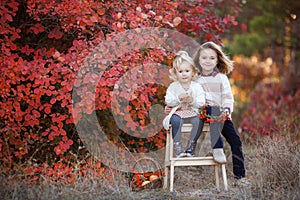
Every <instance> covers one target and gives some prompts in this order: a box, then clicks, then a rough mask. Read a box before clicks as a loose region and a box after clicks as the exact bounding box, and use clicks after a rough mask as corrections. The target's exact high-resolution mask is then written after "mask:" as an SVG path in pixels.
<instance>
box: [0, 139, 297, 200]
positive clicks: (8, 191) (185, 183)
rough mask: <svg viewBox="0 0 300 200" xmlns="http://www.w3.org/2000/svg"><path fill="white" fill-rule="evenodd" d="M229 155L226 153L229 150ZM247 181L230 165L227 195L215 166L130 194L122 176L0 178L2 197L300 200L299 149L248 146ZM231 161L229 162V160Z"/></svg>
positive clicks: (270, 142) (280, 143)
mask: <svg viewBox="0 0 300 200" xmlns="http://www.w3.org/2000/svg"><path fill="white" fill-rule="evenodd" d="M226 151H228V150H226ZM244 151H245V154H246V156H245V157H246V166H247V178H248V179H249V180H250V182H251V186H247V187H242V186H236V185H235V184H234V183H235V181H234V179H233V177H232V169H231V167H232V165H231V162H229V164H228V166H227V172H228V183H229V190H228V191H226V192H225V191H224V190H221V191H217V190H216V189H215V185H214V175H213V168H212V167H188V168H177V169H176V173H175V183H174V184H175V190H176V193H172V194H170V193H169V192H168V190H163V189H156V190H143V191H140V192H132V191H131V190H130V188H129V186H128V184H127V183H128V180H126V179H124V176H123V175H122V174H114V181H113V183H109V182H107V181H105V179H104V180H103V179H96V178H85V179H79V180H78V181H76V182H75V183H72V184H67V185H64V184H57V183H53V182H49V181H46V180H43V179H42V180H41V181H40V182H39V183H38V184H34V185H30V184H28V183H26V181H20V180H17V179H15V178H13V176H4V175H2V176H0V179H1V180H0V196H1V199H6V200H9V199H22V200H23V199H24V200H26V199H34V200H38V199H47V200H52V199H53V200H55V199H74V200H75V199H76V200H77V199H123V200H127V199H276V200H277V199H295V200H296V199H300V193H299V188H300V180H299V179H300V151H299V145H298V144H297V143H295V142H291V140H290V139H289V138H282V139H276V140H274V139H265V140H264V141H262V142H260V143H259V144H256V145H254V144H251V146H248V145H244ZM229 161H230V159H229Z"/></svg>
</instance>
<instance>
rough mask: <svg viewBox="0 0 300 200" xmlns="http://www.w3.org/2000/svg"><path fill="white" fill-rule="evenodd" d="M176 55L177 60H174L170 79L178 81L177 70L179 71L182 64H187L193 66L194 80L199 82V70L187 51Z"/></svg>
mask: <svg viewBox="0 0 300 200" xmlns="http://www.w3.org/2000/svg"><path fill="white" fill-rule="evenodd" d="M175 55H176V56H175V59H174V60H173V67H172V68H171V69H170V70H169V72H170V78H171V79H172V80H175V81H176V80H177V76H176V70H178V68H179V67H180V65H181V64H182V63H184V62H187V63H189V64H190V65H191V66H192V70H193V77H192V80H197V79H198V74H199V70H198V68H197V67H196V65H195V63H194V60H193V58H191V57H190V56H189V54H188V53H187V52H186V51H178V52H177V53H176V54H175Z"/></svg>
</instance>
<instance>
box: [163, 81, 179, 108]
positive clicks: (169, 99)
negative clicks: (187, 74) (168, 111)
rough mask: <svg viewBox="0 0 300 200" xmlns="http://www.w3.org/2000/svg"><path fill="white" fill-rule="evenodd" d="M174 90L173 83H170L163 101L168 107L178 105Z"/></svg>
mask: <svg viewBox="0 0 300 200" xmlns="http://www.w3.org/2000/svg"><path fill="white" fill-rule="evenodd" d="M175 91H176V89H175V87H174V84H171V85H170V86H169V87H168V89H167V92H166V96H165V103H166V105H167V106H169V107H174V106H178V105H179V103H180V101H179V99H178V97H177V95H176V92H175Z"/></svg>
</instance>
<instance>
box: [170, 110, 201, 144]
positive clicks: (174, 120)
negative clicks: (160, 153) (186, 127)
mask: <svg viewBox="0 0 300 200" xmlns="http://www.w3.org/2000/svg"><path fill="white" fill-rule="evenodd" d="M170 123H171V125H172V137H173V140H174V142H181V127H182V124H183V123H191V124H192V125H193V128H192V131H191V136H190V140H191V141H194V142H197V140H198V138H199V137H200V135H201V133H202V128H203V121H202V120H200V119H199V117H198V116H196V117H190V118H183V119H182V118H181V117H179V116H178V115H176V114H174V115H172V117H171V119H170Z"/></svg>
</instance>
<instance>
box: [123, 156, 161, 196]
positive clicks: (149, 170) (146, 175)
mask: <svg viewBox="0 0 300 200" xmlns="http://www.w3.org/2000/svg"><path fill="white" fill-rule="evenodd" d="M133 170H134V171H133V173H131V176H130V180H129V186H130V187H131V189H132V191H136V192H139V191H141V190H145V189H156V188H161V187H162V186H163V171H162V168H161V166H160V165H159V163H158V162H157V161H155V160H154V159H152V158H150V157H143V158H140V159H138V160H137V161H136V162H135V164H134V166H133ZM153 175H154V176H153ZM151 176H152V177H156V179H154V180H150V177H151ZM143 184H144V185H143Z"/></svg>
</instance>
